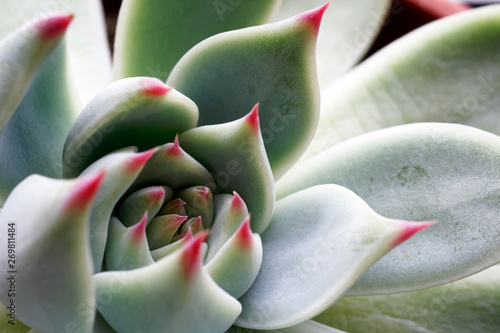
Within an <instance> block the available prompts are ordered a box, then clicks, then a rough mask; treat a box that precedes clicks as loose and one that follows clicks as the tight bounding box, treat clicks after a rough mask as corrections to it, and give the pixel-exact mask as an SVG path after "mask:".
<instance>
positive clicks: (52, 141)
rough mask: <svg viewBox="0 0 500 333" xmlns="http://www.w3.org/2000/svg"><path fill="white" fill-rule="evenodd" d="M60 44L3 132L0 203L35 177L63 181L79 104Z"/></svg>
mask: <svg viewBox="0 0 500 333" xmlns="http://www.w3.org/2000/svg"><path fill="white" fill-rule="evenodd" d="M68 70H69V69H68V66H67V62H66V51H65V47H64V45H63V44H61V45H59V46H58V47H57V48H56V49H55V50H54V52H52V54H51V55H50V56H49V57H48V59H46V61H45V62H44V64H43V66H42V67H41V68H40V70H39V71H38V73H37V74H36V76H35V78H34V80H33V83H32V84H31V86H30V88H29V90H28V92H27V93H26V95H25V96H24V98H23V100H22V102H21V103H20V104H19V106H18V107H17V108H16V110H15V111H14V114H13V115H12V117H11V118H10V120H9V122H8V123H7V124H6V125H5V127H4V128H3V129H2V130H1V132H0V156H2V158H1V159H0V175H1V179H0V204H1V203H3V202H5V199H6V197H7V195H8V194H9V192H10V191H11V190H12V189H13V188H14V186H15V185H17V184H18V183H19V182H21V181H22V180H23V179H24V178H26V177H27V176H29V175H32V174H35V173H36V174H41V175H43V176H48V177H53V178H61V154H62V149H63V145H64V140H65V139H66V135H67V133H68V131H69V128H70V127H71V124H72V122H73V120H74V116H75V114H76V110H77V103H76V99H75V95H74V93H73V89H72V85H71V82H69V78H68Z"/></svg>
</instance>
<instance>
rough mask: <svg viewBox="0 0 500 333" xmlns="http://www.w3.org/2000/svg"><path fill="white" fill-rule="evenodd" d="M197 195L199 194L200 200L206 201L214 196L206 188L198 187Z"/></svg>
mask: <svg viewBox="0 0 500 333" xmlns="http://www.w3.org/2000/svg"><path fill="white" fill-rule="evenodd" d="M196 194H198V195H199V196H200V198H202V199H204V200H210V199H211V196H212V192H211V191H210V189H209V188H208V187H206V186H196Z"/></svg>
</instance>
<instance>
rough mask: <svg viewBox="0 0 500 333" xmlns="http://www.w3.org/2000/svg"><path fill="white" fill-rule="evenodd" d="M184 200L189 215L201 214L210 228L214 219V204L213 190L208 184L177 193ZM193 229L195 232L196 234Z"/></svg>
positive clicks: (204, 223)
mask: <svg viewBox="0 0 500 333" xmlns="http://www.w3.org/2000/svg"><path fill="white" fill-rule="evenodd" d="M176 196H177V197H178V198H179V199H181V200H182V201H184V202H185V203H186V204H185V206H184V207H185V208H186V213H187V215H188V216H189V217H196V216H200V217H201V220H202V223H203V225H204V226H205V228H210V227H211V226H212V223H213V220H214V205H213V198H212V192H211V191H210V189H209V188H208V187H206V186H194V187H189V188H186V189H184V190H182V191H179V192H177V193H176ZM194 233H195V232H194V230H193V234H194Z"/></svg>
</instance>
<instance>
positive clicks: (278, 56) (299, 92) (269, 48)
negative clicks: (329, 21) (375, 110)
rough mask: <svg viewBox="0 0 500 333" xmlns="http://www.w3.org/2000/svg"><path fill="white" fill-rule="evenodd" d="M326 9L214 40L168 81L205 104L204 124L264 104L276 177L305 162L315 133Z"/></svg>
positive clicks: (222, 120) (264, 122)
mask: <svg viewBox="0 0 500 333" xmlns="http://www.w3.org/2000/svg"><path fill="white" fill-rule="evenodd" d="M324 10H325V7H321V8H318V9H315V10H313V11H311V12H305V13H302V14H300V15H297V16H295V17H292V18H290V19H288V20H285V21H281V22H278V23H274V24H267V25H263V26H259V27H251V28H247V29H242V30H237V31H231V32H226V33H222V34H219V35H216V36H213V37H211V38H208V39H206V40H204V41H203V42H201V43H199V44H198V45H196V46H195V47H194V48H192V49H191V50H190V51H189V52H188V53H186V54H185V55H184V56H183V57H182V59H181V60H180V61H179V62H178V63H177V65H176V66H175V67H174V69H173V70H172V73H170V76H169V77H168V80H167V83H168V84H170V85H172V86H174V87H176V89H178V90H179V91H180V92H182V93H183V94H186V96H189V97H190V98H191V99H193V101H194V102H195V103H196V105H198V107H199V109H200V120H199V124H198V125H209V124H220V123H225V122H229V121H233V120H235V119H238V118H240V117H242V116H244V115H245V113H247V112H248V108H249V107H250V106H251V105H254V104H255V103H260V106H261V110H262V112H261V118H262V134H263V137H264V143H265V145H266V151H267V154H268V157H269V160H270V162H271V166H272V168H273V173H274V175H275V177H276V178H278V177H279V176H281V175H282V174H283V173H284V172H285V171H286V170H287V169H288V168H289V167H290V166H291V165H292V164H293V163H294V162H295V161H296V160H297V159H298V158H299V157H300V155H301V154H302V152H303V151H304V150H305V149H306V147H307V144H308V143H309V141H310V140H311V138H312V136H313V135H314V131H315V130H316V126H317V120H318V117H319V88H318V79H317V73H316V64H315V61H314V59H315V46H316V35H317V32H318V28H319V26H318V25H319V21H320V19H321V15H322V14H323V11H324Z"/></svg>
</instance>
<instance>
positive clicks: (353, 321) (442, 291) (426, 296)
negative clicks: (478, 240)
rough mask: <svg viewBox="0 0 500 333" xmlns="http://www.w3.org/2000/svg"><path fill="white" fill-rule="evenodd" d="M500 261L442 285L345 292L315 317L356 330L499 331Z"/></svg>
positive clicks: (347, 329)
mask: <svg viewBox="0 0 500 333" xmlns="http://www.w3.org/2000/svg"><path fill="white" fill-rule="evenodd" d="M498 309H500V266H494V267H491V268H489V269H487V270H485V271H483V272H481V273H478V274H476V275H473V276H471V277H468V278H466V279H463V280H459V281H456V282H453V283H450V284H446V285H443V286H439V287H434V288H429V289H424V290H419V291H414V292H409V293H401V294H392V295H376V296H358V297H344V298H341V299H340V300H339V301H338V302H337V303H335V304H334V305H333V306H332V307H331V308H329V309H328V310H327V311H325V312H323V313H322V314H321V315H319V316H318V317H316V318H315V320H318V321H320V322H322V323H324V324H327V325H335V326H336V327H339V328H341V329H343V330H346V331H348V332H351V333H358V332H359V333H365V332H401V333H405V332H455V333H466V332H496V331H498V329H499V328H500V316H499V315H498V314H499V313H498Z"/></svg>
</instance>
